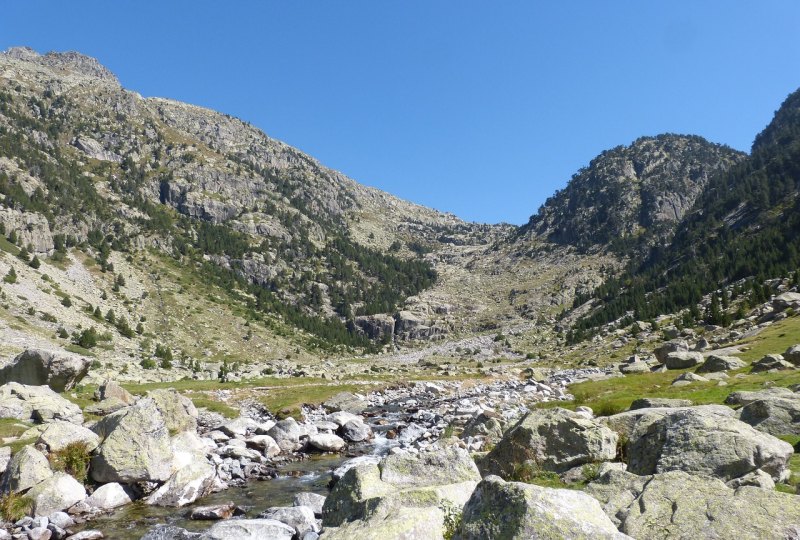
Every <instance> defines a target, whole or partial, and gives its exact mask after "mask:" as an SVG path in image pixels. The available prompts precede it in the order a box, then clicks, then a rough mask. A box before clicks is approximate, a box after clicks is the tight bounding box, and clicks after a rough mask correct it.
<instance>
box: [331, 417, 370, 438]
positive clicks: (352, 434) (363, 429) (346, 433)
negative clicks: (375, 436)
mask: <svg viewBox="0 0 800 540" xmlns="http://www.w3.org/2000/svg"><path fill="white" fill-rule="evenodd" d="M339 431H340V433H341V435H342V438H343V439H344V440H346V441H350V442H364V441H366V440H368V439H371V438H372V428H370V427H369V426H368V425H367V424H365V423H364V422H362V421H361V419H360V418H359V419H356V420H350V421H349V422H347V423H345V424H344V425H343V426H342V427H341V428H340V429H339Z"/></svg>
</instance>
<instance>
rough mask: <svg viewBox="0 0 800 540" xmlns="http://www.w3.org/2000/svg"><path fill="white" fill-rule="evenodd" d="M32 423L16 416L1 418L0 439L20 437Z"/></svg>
mask: <svg viewBox="0 0 800 540" xmlns="http://www.w3.org/2000/svg"><path fill="white" fill-rule="evenodd" d="M29 427H31V424H29V423H27V422H23V421H22V420H17V419H16V418H0V439H4V438H6V437H19V436H20V435H22V434H23V433H25V432H26V431H27V430H28V428H29Z"/></svg>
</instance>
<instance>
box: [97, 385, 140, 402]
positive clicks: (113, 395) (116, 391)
mask: <svg viewBox="0 0 800 540" xmlns="http://www.w3.org/2000/svg"><path fill="white" fill-rule="evenodd" d="M94 399H95V400H97V401H103V400H106V399H116V400H119V401H120V402H121V403H123V404H124V405H133V404H134V403H136V398H135V397H134V396H133V394H131V393H130V392H128V391H127V390H125V389H124V388H123V387H121V386H120V385H119V384H117V383H116V382H115V381H113V380H111V379H106V380H105V382H103V384H101V385H100V386H99V387H98V388H97V390H96V391H95V393H94Z"/></svg>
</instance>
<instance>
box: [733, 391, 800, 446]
mask: <svg viewBox="0 0 800 540" xmlns="http://www.w3.org/2000/svg"><path fill="white" fill-rule="evenodd" d="M795 396H796V397H791V398H789V397H787V398H783V397H771V398H767V399H759V400H756V401H753V402H751V403H748V404H747V405H745V406H744V407H742V408H741V410H740V411H739V420H741V421H742V422H744V423H746V424H750V425H751V426H753V427H754V428H756V429H757V430H759V431H763V432H765V433H769V434H770V435H775V436H776V437H777V436H779V435H800V394H795Z"/></svg>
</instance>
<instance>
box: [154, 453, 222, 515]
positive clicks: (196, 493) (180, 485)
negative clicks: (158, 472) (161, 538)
mask: <svg viewBox="0 0 800 540" xmlns="http://www.w3.org/2000/svg"><path fill="white" fill-rule="evenodd" d="M216 475H217V471H216V468H215V467H214V466H213V465H212V464H210V463H208V462H207V461H205V460H202V461H195V462H194V463H191V464H189V465H186V466H185V467H183V468H182V469H180V470H178V471H176V472H175V473H174V474H173V475H172V476H171V477H170V478H169V480H167V482H166V483H164V484H163V485H162V486H161V487H159V488H158V489H157V490H155V491H154V492H153V493H151V494H150V495H149V496H148V497H147V498H146V499H145V502H146V503H147V504H152V505H156V506H185V505H187V504H191V503H193V502H194V501H196V500H197V499H199V498H200V497H204V496H206V495H208V494H209V493H211V488H212V487H213V485H214V478H215V477H216Z"/></svg>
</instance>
